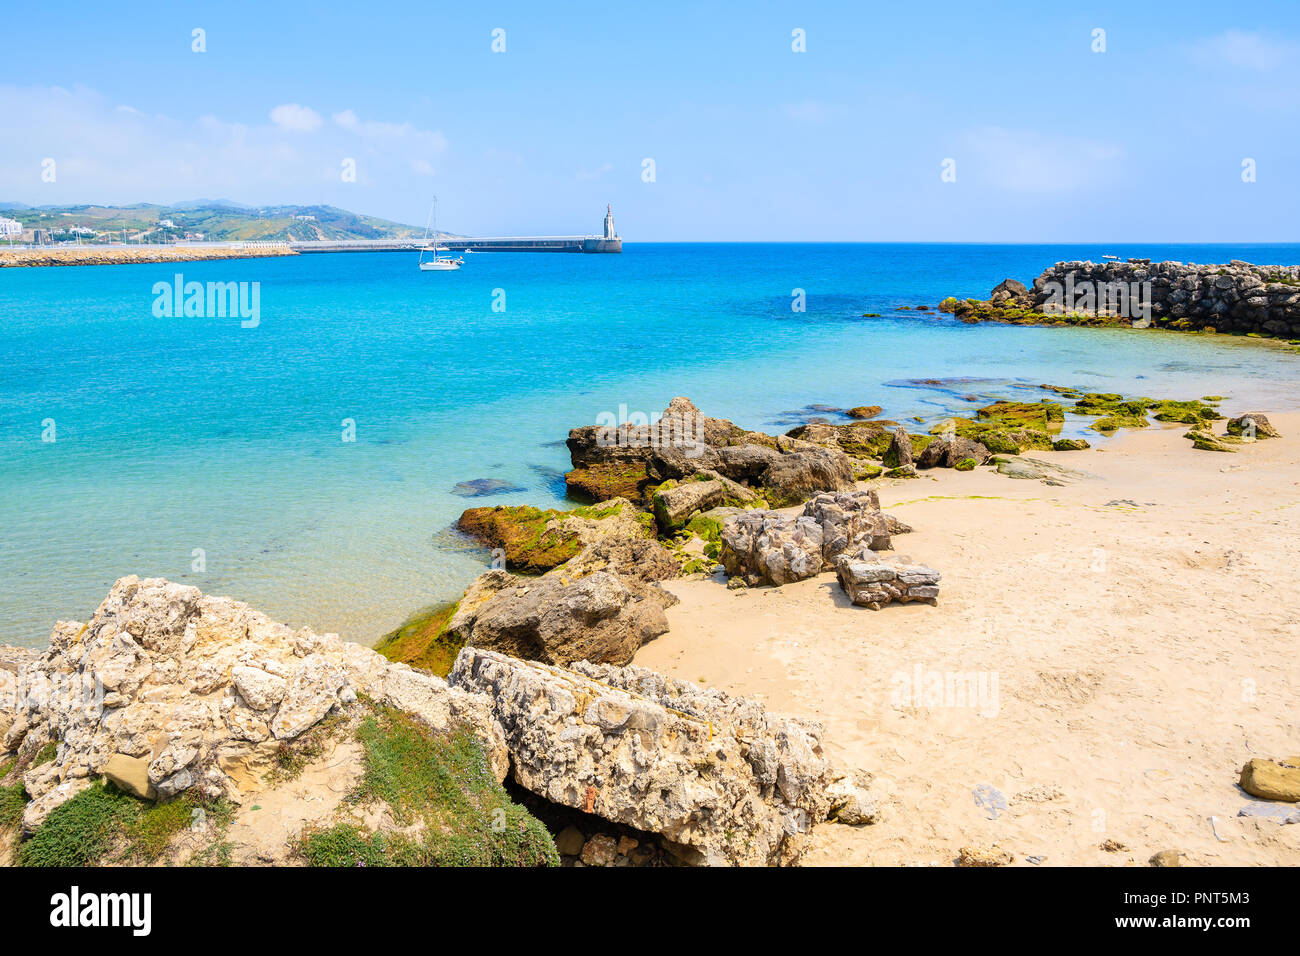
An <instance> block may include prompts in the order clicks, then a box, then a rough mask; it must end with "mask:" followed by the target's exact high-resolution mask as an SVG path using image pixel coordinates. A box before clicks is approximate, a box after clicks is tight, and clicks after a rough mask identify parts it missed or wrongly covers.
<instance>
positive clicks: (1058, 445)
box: [1052, 438, 1092, 451]
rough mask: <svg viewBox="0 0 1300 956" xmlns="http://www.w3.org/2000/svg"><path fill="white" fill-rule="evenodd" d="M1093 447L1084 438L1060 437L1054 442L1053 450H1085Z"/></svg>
mask: <svg viewBox="0 0 1300 956" xmlns="http://www.w3.org/2000/svg"><path fill="white" fill-rule="evenodd" d="M1091 447H1092V446H1091V445H1089V444H1088V442H1087V440H1086V439H1083V438H1058V439H1057V440H1056V441H1054V442H1052V451H1083V450H1084V449H1085V448H1091Z"/></svg>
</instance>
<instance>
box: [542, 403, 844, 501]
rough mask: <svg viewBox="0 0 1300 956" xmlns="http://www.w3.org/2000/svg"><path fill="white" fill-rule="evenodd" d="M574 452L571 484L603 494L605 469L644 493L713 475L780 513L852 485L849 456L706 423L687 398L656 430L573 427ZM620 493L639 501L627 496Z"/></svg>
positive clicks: (649, 427)
mask: <svg viewBox="0 0 1300 956" xmlns="http://www.w3.org/2000/svg"><path fill="white" fill-rule="evenodd" d="M568 447H569V455H570V458H571V460H572V463H573V471H572V472H570V473H569V476H568V477H567V478H566V481H568V482H569V483H570V485H571V486H572V485H573V484H574V483H575V482H579V483H581V484H582V485H583V486H584V487H590V486H592V485H597V486H598V487H601V489H602V490H604V486H603V485H601V484H600V482H598V481H597V480H596V479H597V477H600V476H597V475H595V470H596V469H604V470H605V471H608V472H611V473H612V474H614V475H615V476H617V480H618V481H619V482H622V483H624V484H625V485H626V484H628V483H631V484H634V485H635V486H636V489H637V490H636V492H635V494H639V493H640V492H641V491H642V490H644V489H645V488H646V487H647V483H648V482H653V483H655V484H662V483H663V482H666V481H679V482H680V481H684V480H688V479H690V478H691V477H692V476H694V475H695V474H697V473H699V472H704V471H711V472H714V473H716V475H718V476H719V477H721V478H725V479H727V480H729V481H733V482H737V483H739V484H742V485H744V486H746V487H748V488H750V489H752V490H753V491H755V492H756V493H758V494H759V495H760V496H761V497H763V498H765V499H766V500H767V501H768V502H769V503H770V504H773V505H777V506H785V505H790V504H794V503H796V502H798V501H802V500H804V499H806V498H808V497H810V496H811V495H813V494H816V493H817V492H819V491H838V490H846V489H850V488H852V486H853V470H852V467H851V466H850V464H849V460H848V456H847V455H846V454H844V453H843V452H842V451H840V450H839V449H831V448H827V447H823V446H819V445H815V444H812V443H811V442H802V441H799V440H796V439H791V438H788V437H785V436H781V437H773V436H771V435H765V434H763V433H761V432H750V431H746V430H745V429H742V428H739V427H738V426H736V425H735V424H733V423H732V422H729V421H727V420H725V419H718V418H709V417H707V416H705V415H704V414H702V413H701V412H700V410H699V409H698V408H696V407H695V405H694V404H692V403H691V401H690V400H689V399H686V398H675V399H673V401H672V402H671V403H670V404H669V406H668V408H666V409H665V410H664V413H663V415H662V417H661V419H660V420H659V422H657V423H656V424H653V425H641V426H638V425H626V424H625V425H620V426H617V427H614V426H587V427H583V428H575V429H573V430H572V431H570V432H569V439H568ZM601 481H603V482H604V483H605V484H606V485H607V484H608V480H606V479H604V478H601ZM619 493H620V494H624V495H626V496H629V497H632V496H633V493H630V492H628V491H626V490H621V491H619Z"/></svg>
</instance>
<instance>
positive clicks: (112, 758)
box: [0, 576, 505, 830]
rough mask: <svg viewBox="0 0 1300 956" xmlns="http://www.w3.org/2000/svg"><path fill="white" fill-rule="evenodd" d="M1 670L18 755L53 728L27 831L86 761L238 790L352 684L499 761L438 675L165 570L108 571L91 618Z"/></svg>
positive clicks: (256, 780)
mask: <svg viewBox="0 0 1300 956" xmlns="http://www.w3.org/2000/svg"><path fill="white" fill-rule="evenodd" d="M6 664H12V665H14V666H15V668H16V669H15V670H10V669H8V667H7V666H6ZM413 683H418V684H419V685H420V686H421V687H422V688H423V691H422V694H421V695H415V694H413V693H411V692H410V690H409V688H410V686H411V685H412V684H413ZM0 684H4V685H6V687H7V688H8V689H9V690H10V691H11V692H10V693H6V694H3V695H0V727H3V728H4V741H3V748H4V750H5V751H7V752H11V753H14V754H16V756H17V760H18V763H19V765H22V764H24V763H28V762H30V760H31V757H32V756H34V754H35V751H37V750H39V749H40V748H41V747H43V746H45V744H47V743H48V742H50V741H57V742H58V749H57V754H56V756H55V758H54V760H53V761H50V762H48V763H43V764H41V765H39V766H37V767H33V768H31V769H29V770H27V771H26V772H25V773H24V776H23V782H24V784H25V785H26V786H27V787H28V792H29V793H30V794H31V795H32V796H33V797H34V798H35V799H34V800H33V801H32V802H31V803H30V804H28V807H27V812H26V814H25V816H24V826H25V827H26V828H27V829H29V830H30V829H31V828H33V827H35V826H37V825H38V824H39V823H40V822H41V821H42V820H43V819H44V818H45V816H46V815H48V813H49V812H50V810H52V809H53V808H54V807H56V806H58V805H59V804H60V803H62V802H63V801H65V800H68V799H71V797H73V796H75V795H76V793H78V792H80V790H82V789H84V787H85V786H87V785H89V783H90V782H93V780H94V779H95V778H96V777H98V776H106V777H108V778H109V779H111V780H113V781H114V782H116V783H117V784H118V785H119V786H121V787H122V788H123V789H126V790H128V791H130V792H132V793H136V794H137V795H139V796H154V795H156V796H158V797H161V798H170V797H174V796H176V795H178V794H180V793H182V792H184V791H187V790H191V789H192V790H194V791H195V792H196V793H198V794H200V795H202V796H205V797H217V796H226V797H229V798H231V799H233V800H236V801H239V800H242V799H243V798H244V797H245V795H246V794H247V793H248V792H250V791H251V790H255V789H257V788H258V787H259V786H260V773H257V772H253V771H254V770H255V769H256V768H265V767H266V766H267V765H268V759H267V752H268V750H269V749H274V748H275V747H277V746H279V745H280V743H281V742H284V741H292V740H293V739H295V738H296V737H298V736H300V735H301V734H302V733H304V732H305V731H307V730H308V729H310V728H311V727H312V726H314V725H315V724H316V723H317V722H318V721H320V720H321V719H322V718H324V717H325V716H326V715H327V714H330V713H332V712H335V711H337V710H339V709H340V708H341V707H344V706H346V705H347V704H349V703H351V702H353V701H355V700H356V699H357V696H358V694H366V695H368V696H370V697H371V698H373V699H376V700H390V701H392V702H393V703H394V704H395V705H396V706H402V707H403V708H404V709H407V710H409V711H411V712H412V713H414V714H415V715H416V716H418V717H420V718H421V719H423V720H425V721H426V722H428V723H429V724H430V725H431V726H433V727H434V728H435V729H438V730H449V729H451V727H452V726H453V724H468V725H469V726H470V727H471V728H472V729H473V730H474V732H475V733H476V734H477V735H478V736H479V737H480V739H482V740H483V741H484V744H485V746H486V748H487V750H488V753H489V757H490V759H491V760H492V762H493V766H494V769H495V770H496V771H497V773H498V776H499V777H500V776H502V775H504V773H505V751H504V747H503V740H504V738H503V736H502V731H501V729H500V728H499V727H496V726H494V725H493V724H492V722H491V718H490V717H489V716H488V714H487V711H486V709H484V708H483V707H482V706H481V704H480V705H474V704H473V703H472V702H468V701H466V700H464V699H463V697H464V695H463V694H460V693H456V692H453V691H452V690H451V689H450V688H449V687H448V686H447V684H446V682H445V681H442V680H440V679H438V678H435V677H431V676H429V675H424V674H417V673H416V672H413V671H411V669H410V668H409V667H407V666H406V665H403V664H392V663H390V662H388V661H386V660H385V659H384V658H382V657H380V656H379V655H378V654H376V653H375V652H374V651H372V650H370V649H369V648H365V647H361V646H359V645H357V644H350V643H346V642H344V641H342V640H340V639H339V638H338V636H337V635H334V634H324V635H321V634H316V633H315V632H313V631H311V630H310V629H308V628H300V629H297V630H295V629H293V628H290V627H288V626H286V625H284V624H280V623H277V622H275V621H272V620H270V619H269V618H267V617H266V616H265V615H264V614H261V613H259V612H258V611H255V610H253V609H252V608H250V607H249V606H248V605H247V604H244V603H242V602H239V601H233V600H230V599H229V598H223V597H211V596H207V595H204V594H203V593H202V592H200V591H199V590H198V589H197V588H194V587H187V586H184V585H180V584H173V583H171V582H169V581H166V580H164V579H162V578H147V579H144V580H141V579H140V578H137V577H135V576H130V577H125V578H122V579H120V580H119V581H117V583H115V584H114V585H113V588H112V590H111V591H109V593H108V596H107V597H106V598H105V599H104V602H103V603H102V604H101V605H100V606H99V609H98V610H97V611H96V612H95V614H94V616H93V617H92V618H91V619H90V621H89V622H88V623H86V624H76V623H71V622H62V621H61V622H59V624H57V625H56V626H55V628H54V632H53V634H52V635H51V638H50V646H49V648H48V649H47V650H46V651H45V652H44V653H42V654H39V655H35V656H33V655H32V654H30V653H22V652H19V651H16V650H14V649H9V648H3V649H0Z"/></svg>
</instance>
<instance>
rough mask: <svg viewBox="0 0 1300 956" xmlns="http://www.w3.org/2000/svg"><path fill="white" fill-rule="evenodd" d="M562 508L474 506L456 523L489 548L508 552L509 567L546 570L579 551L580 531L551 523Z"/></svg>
mask: <svg viewBox="0 0 1300 956" xmlns="http://www.w3.org/2000/svg"><path fill="white" fill-rule="evenodd" d="M564 515H565V512H562V511H551V510H548V511H542V510H541V509H540V508H534V507H532V506H530V505H517V506H514V507H510V506H507V505H498V506H496V507H495V508H470V509H468V510H467V511H465V512H464V513H463V514H462V515H461V516H460V521H458V522H457V524H456V526H457V527H458V528H460V530H461V531H463V532H465V533H466V534H468V535H470V536H471V537H472V538H474V539H476V540H477V541H479V542H481V543H482V544H484V545H486V546H487V547H489V548H500V549H502V550H503V551H504V552H505V558H506V567H507V568H510V569H511V570H517V571H520V572H522V573H524V574H543V573H545V572H547V571H549V570H551V569H552V568H555V567H559V566H560V565H561V564H563V563H564V562H565V561H568V560H569V559H570V558H571V557H573V556H574V555H575V554H577V553H578V552H579V551H580V550H581V549H582V545H581V543H580V542H579V540H578V535H577V532H575V531H567V530H565V529H563V528H558V527H548V524H549V523H550V522H551V521H553V520H554V519H556V518H557V517H564Z"/></svg>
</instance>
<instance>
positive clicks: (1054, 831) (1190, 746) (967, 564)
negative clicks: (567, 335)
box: [636, 402, 1300, 866]
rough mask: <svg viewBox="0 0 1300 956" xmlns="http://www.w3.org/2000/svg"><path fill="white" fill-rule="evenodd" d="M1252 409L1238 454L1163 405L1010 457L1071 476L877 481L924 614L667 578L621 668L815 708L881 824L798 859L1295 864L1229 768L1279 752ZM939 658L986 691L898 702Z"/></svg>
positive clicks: (1280, 588) (1274, 551)
mask: <svg viewBox="0 0 1300 956" xmlns="http://www.w3.org/2000/svg"><path fill="white" fill-rule="evenodd" d="M1232 407H1233V406H1232V404H1231V402H1229V403H1225V409H1232ZM1245 410H1246V409H1240V410H1237V411H1236V412H1234V413H1240V412H1241V411H1245ZM1270 418H1271V420H1272V421H1273V423H1274V424H1275V425H1276V426H1277V427H1278V428H1279V429H1280V431H1281V432H1282V434H1283V436H1285V437H1283V438H1281V439H1273V440H1268V441H1260V442H1257V443H1255V444H1253V445H1249V446H1245V447H1242V448H1241V450H1240V451H1239V452H1238V453H1236V454H1223V453H1214V452H1206V451H1197V450H1193V448H1192V447H1191V443H1190V442H1188V441H1187V440H1186V439H1185V438H1184V437H1183V434H1184V433H1185V432H1186V430H1187V428H1186V426H1182V425H1179V426H1162V425H1161V424H1160V423H1154V424H1153V427H1151V428H1148V429H1143V430H1139V431H1125V432H1122V433H1121V434H1120V436H1119V437H1117V438H1116V439H1115V440H1113V441H1111V442H1108V443H1106V445H1105V446H1104V447H1103V448H1095V449H1091V450H1086V451H1081V452H1056V453H1054V452H1034V453H1030V457H1035V458H1041V459H1044V460H1050V461H1055V462H1059V463H1061V464H1065V465H1067V466H1069V467H1071V468H1075V469H1080V470H1084V471H1087V472H1089V473H1090V474H1091V475H1092V477H1090V478H1087V479H1084V480H1079V481H1077V482H1075V483H1071V484H1068V485H1064V486H1055V487H1054V486H1049V485H1046V484H1044V483H1042V482H1040V481H1033V480H1017V479H1011V478H1008V477H1004V476H1002V475H999V474H996V473H995V472H993V471H992V470H991V469H979V470H977V471H976V472H972V473H965V474H963V473H957V472H954V471H952V470H950V469H935V470H933V471H931V472H923V473H922V477H921V478H919V479H911V480H894V481H891V482H883V483H882V482H877V483H875V486H876V487H878V490H879V493H880V498H881V503H882V506H883V507H884V508H885V510H886V511H889V512H891V513H893V514H895V515H896V516H897V517H899V518H900V519H902V520H903V521H906V522H907V523H909V524H911V525H912V526H913V527H914V528H915V531H914V532H913V533H910V534H905V535H901V536H898V537H896V538H895V547H896V548H897V550H898V552H899V553H901V554H905V555H908V556H910V557H912V558H913V559H915V560H916V561H919V562H922V563H924V564H927V565H929V566H931V567H934V568H936V569H938V570H940V571H941V572H942V573H943V583H942V588H943V590H942V596H941V598H940V600H939V604H938V606H937V607H929V606H925V605H901V606H900V605H895V606H890V607H887V608H885V609H883V610H880V611H871V610H867V609H865V608H858V607H854V606H852V605H850V604H849V603H848V601H847V600H846V598H845V597H844V594H843V591H842V590H841V589H840V587H839V586H838V585H837V583H836V581H835V577H834V575H833V574H832V573H824V574H821V575H819V576H817V577H815V578H813V579H810V580H806V581H801V582H798V583H795V584H790V585H786V586H783V587H780V588H753V589H746V590H739V591H732V590H728V589H727V588H726V587H725V585H724V583H723V582H724V580H725V579H724V578H723V577H722V576H721V575H718V576H716V577H715V578H714V579H710V580H696V581H675V582H668V583H667V585H666V586H667V587H668V588H669V589H670V590H671V591H672V592H673V593H674V594H676V595H677V596H678V597H679V598H680V599H681V603H680V604H678V605H677V606H676V607H674V608H672V609H670V610H669V612H668V615H669V620H670V623H671V630H670V631H669V632H668V633H667V634H665V635H664V636H662V637H660V638H659V639H657V640H656V641H654V642H652V643H650V644H648V645H646V646H645V647H643V648H642V649H641V650H640V652H639V653H638V654H637V658H636V663H637V664H638V665H640V666H642V667H648V668H652V669H654V670H658V671H662V672H664V673H667V674H670V675H672V676H676V677H681V678H685V679H689V680H694V681H703V682H707V683H708V684H710V685H712V686H716V687H719V688H721V689H723V690H726V691H728V692H732V693H736V694H744V695H750V696H754V697H757V698H759V699H761V700H762V701H764V702H765V703H766V704H767V705H768V706H770V707H771V708H773V709H775V710H778V711H782V712H786V713H791V714H797V715H806V716H811V717H816V718H818V719H820V720H822V721H823V722H824V723H825V725H826V741H827V746H828V748H829V756H830V757H831V759H832V760H833V761H834V763H835V764H836V765H837V767H838V768H839V769H842V770H845V771H850V772H852V771H858V772H865V774H868V775H869V781H870V782H869V790H870V792H871V793H872V795H873V796H874V798H875V800H876V803H877V807H878V809H879V810H880V815H881V819H880V821H879V822H877V823H876V824H874V825H870V826H862V827H848V826H841V825H835V824H830V823H828V824H823V825H821V826H819V827H817V828H816V830H815V831H814V835H813V839H812V846H811V849H810V851H809V852H808V853H807V855H806V856H805V859H804V862H805V864H812V865H817V864H851V865H921V866H926V865H938V866H947V865H950V864H951V863H952V861H953V860H954V858H955V857H956V856H957V854H958V851H959V849H960V848H961V847H963V846H968V845H974V844H983V845H987V844H996V845H997V846H998V847H1000V848H1001V849H1003V850H1006V851H1009V852H1010V853H1012V854H1014V855H1015V857H1016V860H1015V864H1014V865H1017V866H1025V865H1033V864H1034V863H1038V864H1039V865H1044V866H1052V865H1086V866H1106V865H1110V866H1126V865H1146V863H1147V861H1148V859H1149V858H1150V857H1151V856H1152V854H1154V853H1156V852H1159V851H1162V850H1169V849H1174V850H1178V851H1180V852H1181V853H1182V855H1183V863H1184V865H1193V866H1211V865H1235V864H1245V865H1296V864H1300V826H1296V825H1281V824H1279V823H1276V822H1274V821H1272V820H1267V819H1256V818H1247V817H1239V816H1238V811H1239V810H1240V809H1241V808H1242V807H1243V806H1245V805H1247V804H1248V803H1251V802H1252V798H1250V797H1249V796H1247V795H1246V794H1245V793H1244V792H1243V791H1242V790H1241V789H1240V788H1239V787H1238V786H1237V779H1238V774H1239V772H1240V769H1241V767H1242V765H1243V764H1244V763H1245V762H1246V761H1247V760H1248V759H1250V758H1252V757H1285V756H1288V755H1292V754H1295V753H1297V751H1300V709H1298V708H1297V706H1296V704H1297V699H1298V698H1300V677H1298V676H1297V674H1296V671H1295V667H1294V663H1295V661H1296V659H1297V655H1298V654H1300V622H1297V620H1296V614H1295V603H1294V602H1295V595H1296V594H1298V593H1300V568H1298V567H1297V561H1296V553H1297V550H1298V548H1297V545H1300V509H1297V507H1296V502H1297V492H1300V437H1298V436H1300V414H1290V415H1272V416H1270ZM862 487H866V486H865V485H864V486H862ZM954 673H960V674H963V675H970V676H973V677H975V678H976V684H975V685H972V686H977V685H978V681H979V680H981V679H982V680H983V682H984V683H983V687H984V690H985V691H986V693H985V695H984V697H983V700H982V701H978V700H977V701H975V706H971V705H970V702H969V701H963V700H960V699H955V698H952V697H951V695H950V696H949V697H948V698H947V699H945V698H943V697H942V696H941V697H940V698H939V699H930V698H928V697H926V696H925V695H919V696H918V698H916V699H914V700H911V701H909V699H908V697H907V692H908V691H909V690H910V688H911V685H912V684H913V683H914V682H915V680H916V678H917V676H918V675H919V676H920V678H921V684H922V685H928V684H929V683H930V682H931V681H932V680H933V679H934V678H935V676H939V677H940V679H942V676H943V675H947V674H954ZM909 703H911V704H919V705H920V706H909ZM931 705H933V706H931ZM977 797H980V798H982V802H983V804H984V805H983V806H981V803H980V802H979V801H977ZM1107 841H1114V842H1113V843H1110V844H1109V846H1110V847H1111V849H1110V850H1106V849H1103V848H1102V847H1103V843H1107ZM1116 844H1119V845H1122V846H1123V849H1115V845H1116ZM1031 858H1032V859H1031Z"/></svg>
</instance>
